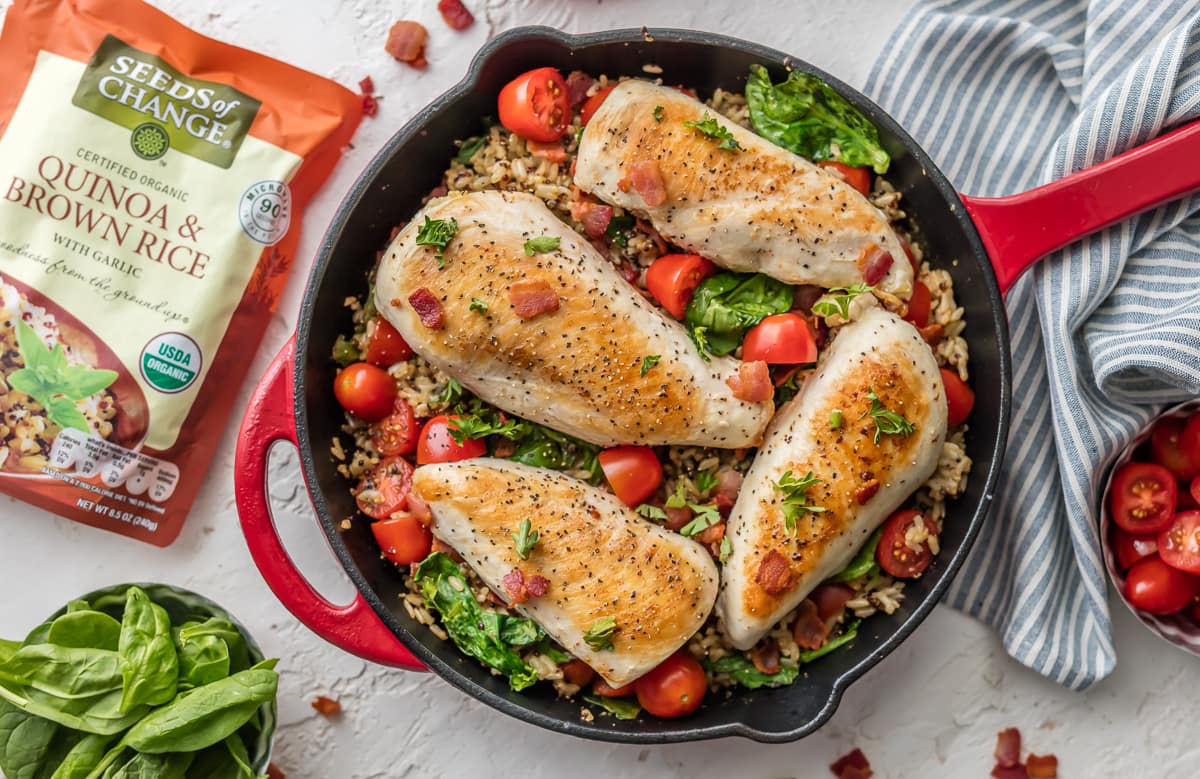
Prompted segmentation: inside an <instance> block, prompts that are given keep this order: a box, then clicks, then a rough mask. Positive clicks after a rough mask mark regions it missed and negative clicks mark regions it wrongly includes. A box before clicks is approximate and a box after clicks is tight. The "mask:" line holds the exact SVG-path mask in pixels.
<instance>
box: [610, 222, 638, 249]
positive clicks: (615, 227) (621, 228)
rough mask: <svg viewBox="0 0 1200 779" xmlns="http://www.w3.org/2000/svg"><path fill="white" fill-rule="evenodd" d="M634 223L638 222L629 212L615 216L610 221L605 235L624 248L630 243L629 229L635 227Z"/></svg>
mask: <svg viewBox="0 0 1200 779" xmlns="http://www.w3.org/2000/svg"><path fill="white" fill-rule="evenodd" d="M634 224H636V220H635V219H634V218H633V217H632V216H630V215H629V214H621V215H620V216H614V217H613V218H612V220H611V221H610V222H609V223H608V228H607V229H605V231H604V235H605V236H606V237H607V238H608V240H610V241H612V242H613V243H614V244H616V245H617V246H619V247H621V248H622V249H624V248H625V247H626V246H628V245H629V231H630V230H632V229H633V226H634Z"/></svg>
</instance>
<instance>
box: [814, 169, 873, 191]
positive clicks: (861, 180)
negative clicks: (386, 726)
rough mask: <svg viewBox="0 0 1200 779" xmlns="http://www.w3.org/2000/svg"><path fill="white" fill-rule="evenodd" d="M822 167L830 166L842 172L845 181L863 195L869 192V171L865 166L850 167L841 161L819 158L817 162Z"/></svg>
mask: <svg viewBox="0 0 1200 779" xmlns="http://www.w3.org/2000/svg"><path fill="white" fill-rule="evenodd" d="M817 164H818V165H820V166H821V167H822V168H831V169H832V170H836V171H837V172H839V173H841V174H842V178H843V179H845V180H846V183H847V184H849V185H850V186H852V187H854V188H855V189H857V190H858V191H859V192H861V193H863V194H864V195H866V194H869V193H870V192H871V171H869V170H867V169H866V168H852V167H850V166H849V165H846V164H844V163H841V162H834V161H833V160H821V161H820V162H818V163H817Z"/></svg>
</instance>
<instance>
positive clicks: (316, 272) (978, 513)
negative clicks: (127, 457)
mask: <svg viewBox="0 0 1200 779" xmlns="http://www.w3.org/2000/svg"><path fill="white" fill-rule="evenodd" d="M647 35H649V36H650V37H652V38H653V39H654V40H656V41H659V40H663V41H678V42H686V43H696V44H706V45H710V46H711V45H715V46H722V47H727V48H734V49H741V50H743V51H746V52H749V53H750V54H752V55H754V56H755V57H759V58H761V59H762V60H763V61H764V62H774V63H778V64H781V65H783V66H785V67H788V66H790V65H792V64H797V65H802V66H803V67H804V69H805V70H807V71H809V72H811V73H814V74H815V75H817V76H819V77H820V78H822V79H824V80H825V81H826V82H827V83H829V84H830V85H832V86H833V87H834V89H835V90H837V91H838V92H839V93H841V94H842V95H844V96H845V97H847V98H848V99H849V100H850V101H851V102H852V103H854V104H855V105H856V106H857V107H858V108H859V109H860V110H862V111H863V112H864V113H866V114H867V115H868V116H869V117H870V118H871V120H872V121H873V122H874V123H875V124H876V125H877V126H881V127H884V128H886V129H887V131H888V132H889V133H891V134H892V135H893V136H894V137H896V138H898V139H899V140H900V141H901V142H902V143H903V145H904V147H905V148H906V149H907V151H908V152H909V153H910V154H912V155H913V157H914V158H915V159H916V161H917V162H918V163H919V164H920V166H921V169H922V172H923V173H924V174H925V175H926V176H927V177H928V178H929V179H930V180H931V182H932V184H933V185H934V187H935V188H936V190H937V192H938V193H939V194H940V195H941V196H942V199H943V200H945V202H946V203H947V207H948V208H949V210H950V211H951V215H952V217H953V218H954V219H955V220H956V221H957V223H958V225H959V227H960V228H961V230H962V231H963V234H964V236H965V237H966V238H967V241H968V243H969V244H970V245H971V246H972V248H973V250H974V253H975V256H976V259H977V261H978V262H977V264H978V266H979V270H980V272H981V274H982V276H983V278H982V279H981V281H982V283H983V284H984V286H985V289H986V292H987V298H988V303H989V307H990V309H991V322H990V326H991V328H992V331H993V333H994V334H995V336H996V341H997V347H998V348H997V354H998V359H999V365H998V366H997V367H998V368H999V373H1000V377H1001V386H1000V393H999V394H1000V409H999V417H998V419H997V420H996V430H997V434H996V445H995V447H994V448H993V450H992V452H991V459H990V464H989V468H988V471H987V474H986V476H985V478H984V488H983V490H982V494H983V500H982V501H980V503H979V504H978V505H977V506H976V507H975V510H974V512H973V513H972V515H971V518H970V521H969V523H968V526H967V531H966V534H965V536H964V539H963V543H962V544H961V545H960V546H959V548H958V549H957V550H956V552H955V554H954V555H953V556H952V557H951V558H950V559H949V561H948V562H947V563H946V565H945V572H944V573H943V574H942V577H941V579H940V580H939V581H938V582H937V584H935V586H934V587H933V589H932V590H931V591H930V593H929V594H928V596H926V598H925V599H924V600H923V601H921V602H920V603H918V604H917V606H916V607H915V608H914V609H913V611H912V612H911V614H910V615H909V616H908V618H907V619H906V620H905V621H904V622H903V623H901V625H900V626H899V627H898V628H897V629H896V631H895V632H894V633H893V634H892V636H891V637H890V638H889V639H887V640H886V641H884V642H883V643H881V644H879V645H877V646H876V647H875V648H874V650H873V651H872V652H871V653H870V654H869V655H867V656H866V657H865V658H864V659H863V660H862V662H860V663H859V664H858V665H855V666H853V667H852V668H850V669H848V670H847V671H845V672H844V673H842V674H841V675H840V676H838V677H836V678H835V679H834V680H833V684H832V686H831V687H830V688H829V690H828V693H827V701H826V704H825V705H824V706H823V707H822V708H821V710H820V711H819V712H818V713H817V714H816V715H815V716H814V717H812V718H811V719H810V720H808V721H807V722H805V723H804V724H802V725H800V726H799V727H796V728H793V729H790V730H780V731H774V730H761V729H759V728H755V727H751V726H750V725H748V724H746V723H744V722H730V723H725V724H721V725H715V726H709V727H703V728H700V727H694V726H693V727H688V725H687V720H686V719H685V720H683V721H682V722H681V724H680V727H679V728H678V729H676V730H674V731H667V732H663V731H657V732H649V731H632V732H627V731H615V730H609V729H606V728H604V727H601V726H597V725H594V724H591V723H583V722H577V721H573V720H561V719H558V718H555V717H550V716H547V715H544V714H542V713H540V712H537V711H534V710H532V709H529V708H526V707H524V706H521V705H519V704H518V703H515V702H513V701H510V700H508V699H506V698H503V697H501V696H499V695H496V694H495V693H493V692H492V691H491V690H488V689H486V688H484V687H481V686H479V685H477V684H476V683H475V682H474V681H472V680H471V679H469V678H467V677H466V676H464V675H463V674H461V673H460V672H459V671H458V670H457V669H455V668H453V667H451V666H450V665H448V664H446V663H444V662H443V661H442V660H441V659H440V658H439V657H438V656H437V655H435V654H434V653H433V652H432V651H430V650H429V649H428V648H427V647H426V646H425V645H424V644H423V643H422V642H421V641H419V640H417V638H416V637H415V636H413V635H412V634H410V633H409V632H408V631H407V630H406V629H405V628H404V627H403V626H402V625H401V624H400V622H399V621H398V620H397V619H396V617H395V616H394V615H393V614H392V612H391V610H390V609H388V608H387V607H386V606H385V604H384V603H383V601H382V600H381V599H380V598H379V597H378V596H377V595H376V594H375V592H374V590H373V589H372V588H371V587H370V586H369V585H368V584H367V582H366V581H365V579H364V578H363V576H362V575H361V574H360V573H359V572H358V570H357V565H356V564H355V562H354V560H353V558H352V557H351V555H350V552H349V550H348V549H347V547H346V546H345V544H344V543H343V542H342V540H341V536H340V532H339V530H338V528H337V526H336V523H334V522H333V521H332V520H331V519H330V518H329V510H328V506H327V504H326V502H325V497H324V495H323V493H322V492H321V491H320V490H319V489H318V490H313V489H312V485H314V484H317V483H318V480H317V475H316V468H315V465H314V460H313V452H314V449H313V447H312V442H311V441H310V440H309V430H308V412H307V407H306V403H305V402H304V400H303V399H304V398H306V397H307V387H306V385H305V369H306V367H307V362H306V359H307V351H308V350H307V344H308V339H309V334H310V332H311V330H312V326H313V322H314V320H313V311H314V308H315V303H316V298H317V295H318V292H319V290H320V288H321V282H322V281H323V279H324V277H325V273H326V271H327V270H328V267H329V262H330V259H331V257H332V254H333V249H334V247H335V246H336V245H337V243H338V242H339V240H340V238H341V236H342V232H343V230H344V228H345V225H346V222H347V220H348V219H349V217H350V215H351V214H352V213H353V212H354V211H355V210H356V209H357V208H358V206H359V205H360V203H361V202H362V199H363V197H364V195H365V194H366V192H367V191H368V190H369V189H370V187H371V185H372V183H373V181H374V179H375V177H376V176H377V175H378V174H379V172H380V170H381V169H382V168H383V167H384V166H385V164H386V163H387V162H388V161H389V160H390V159H391V157H392V156H393V155H394V154H395V153H396V151H397V150H398V149H400V148H402V147H403V146H404V145H405V144H406V143H407V142H408V140H409V139H410V138H412V137H413V136H415V135H416V134H418V133H420V132H421V130H422V128H423V127H424V125H425V124H426V122H427V120H428V118H429V117H430V116H432V115H434V114H436V113H438V112H440V111H442V110H443V109H444V108H446V107H447V106H449V105H451V104H453V103H455V102H457V101H458V100H459V99H460V98H462V97H463V96H465V95H466V94H468V93H470V92H471V91H472V90H473V89H474V88H475V85H476V82H477V81H478V79H479V76H480V72H481V70H482V69H483V67H484V64H485V63H486V62H487V61H488V60H489V59H491V57H492V56H493V55H494V54H495V52H496V51H497V50H499V49H501V48H503V47H505V46H507V45H509V44H511V43H513V42H516V41H523V40H530V39H538V38H543V39H548V40H549V41H551V42H554V43H557V44H559V45H561V46H564V47H566V48H567V49H574V48H576V47H580V46H586V45H592V44H602V43H629V44H634V43H639V42H645V41H647V38H646V36H647ZM982 324H983V323H982V322H980V323H978V325H977V326H979V325H982ZM1010 362H1011V360H1010V353H1009V337H1008V320H1007V317H1006V315H1005V309H1004V300H1003V297H1002V295H1001V293H1000V288H999V285H998V284H997V282H996V276H995V273H994V272H993V271H992V267H991V263H990V262H989V261H988V256H987V252H986V250H985V249H984V247H983V244H982V242H981V241H980V238H979V234H978V232H977V230H976V228H975V225H974V224H973V223H972V222H971V220H970V218H969V217H968V216H967V212H966V209H965V207H964V206H963V204H962V201H961V200H960V199H959V196H958V193H957V192H956V191H955V189H954V188H953V187H952V186H951V185H950V183H949V181H947V179H946V177H945V176H944V175H943V174H942V172H941V171H940V170H938V168H937V166H936V165H934V164H933V161H932V160H930V159H929V157H928V156H927V155H926V154H925V152H924V151H923V150H922V149H921V147H920V146H919V145H918V144H917V143H916V142H915V141H914V140H913V139H912V138H911V137H910V136H909V135H908V133H907V132H905V131H904V129H903V128H901V127H900V126H899V125H898V124H897V123H896V122H895V120H893V119H892V118H891V117H890V116H889V115H888V114H887V113H885V112H884V111H883V109H881V108H879V107H878V106H877V105H875V103H874V102H872V101H871V100H870V99H869V98H867V97H866V96H864V95H862V94H861V93H859V92H858V91H857V90H855V89H852V88H851V87H849V86H848V85H846V84H845V83H843V82H842V81H840V80H839V79H837V78H835V77H834V76H831V75H830V74H828V73H825V72H824V71H823V70H821V69H820V68H816V67H813V66H812V65H809V64H808V63H807V62H804V61H803V60H800V59H798V58H795V57H792V56H790V55H786V54H784V53H782V52H780V51H777V50H775V49H772V48H769V47H766V46H762V45H760V44H756V43H751V42H748V41H743V40H740V39H737V38H733V37H730V36H725V35H719V34H715V33H706V32H699V31H692V30H683V29H652V30H647V29H646V28H640V29H637V28H628V29H622V30H608V31H605V32H598V33H590V34H582V35H572V34H568V33H564V32H560V31H558V30H556V29H554V28H551V27H545V26H528V27H518V28H515V29H512V30H509V31H507V32H505V33H503V34H501V35H499V36H497V37H496V38H494V39H493V40H491V41H489V42H488V43H487V44H485V45H484V46H483V48H482V49H480V51H479V53H478V54H477V55H476V56H475V58H474V59H473V60H472V62H471V65H470V67H469V68H468V70H467V74H466V75H465V76H464V77H463V79H462V80H461V81H460V82H459V83H458V84H456V85H455V86H454V87H452V88H451V89H450V90H449V91H447V92H446V93H445V94H443V95H442V96H441V97H439V98H437V99H436V100H434V101H433V102H432V103H430V104H429V105H428V106H426V107H425V108H424V109H422V110H421V111H420V112H419V113H418V114H416V116H414V117H413V118H412V119H411V120H410V121H409V122H407V123H406V124H405V125H404V126H403V127H402V128H401V129H400V130H399V131H398V132H397V133H396V134H395V135H393V136H392V138H391V139H390V140H388V142H387V143H386V144H384V146H383V148H382V149H381V150H380V151H379V153H378V154H376V155H375V157H374V158H373V159H372V160H371V162H370V163H369V164H368V165H367V167H366V168H365V169H364V170H363V172H362V173H361V174H359V176H358V178H357V179H356V180H355V183H354V184H353V185H352V187H351V189H350V191H349V193H348V194H347V196H346V198H345V200H343V202H342V204H341V206H339V208H338V210H337V213H336V214H335V215H334V219H333V222H332V223H331V225H330V227H329V229H328V230H327V231H326V233H325V237H324V239H323V240H322V242H321V245H320V247H319V249H318V253H317V257H316V260H315V262H314V264H313V268H312V271H311V272H310V274H309V278H308V281H307V285H306V289H305V293H304V299H303V301H302V303H301V306H300V312H299V319H298V324H297V329H296V341H295V363H294V370H293V385H292V386H293V406H294V409H295V417H296V436H297V440H298V441H299V457H300V463H301V467H302V470H303V474H304V479H305V482H306V484H307V485H308V487H309V489H308V493H309V496H310V498H311V500H312V502H313V507H314V509H315V510H316V513H317V516H318V518H319V520H320V523H321V526H322V529H323V530H324V531H325V535H326V538H327V539H328V542H329V544H330V546H331V548H332V549H333V552H334V554H335V555H336V556H337V558H338V560H339V561H340V562H341V563H342V567H343V569H344V570H345V571H346V574H347V575H348V576H349V578H350V579H351V581H352V582H353V583H354V586H355V588H356V589H357V590H358V591H359V593H361V595H362V597H363V598H365V599H366V601H367V602H368V603H369V604H370V605H371V608H372V609H374V610H375V612H376V613H377V614H378V615H379V617H380V618H381V619H382V620H383V621H384V624H386V625H387V626H388V628H389V629H391V631H392V632H393V633H395V635H396V636H397V637H398V638H399V639H400V641H401V642H402V643H403V644H404V645H405V646H406V647H407V648H408V649H409V650H411V651H412V653H413V654H414V655H415V656H416V657H417V658H418V659H420V660H421V662H423V663H425V664H426V665H427V666H429V667H430V668H431V669H432V670H434V671H436V673H437V674H438V675H439V676H440V677H441V678H443V679H445V680H446V681H448V682H450V683H451V684H453V685H454V686H455V687H457V688H458V689H460V690H462V691H463V692H465V693H467V694H468V695H470V696H472V697H474V698H476V699H477V700H480V701H482V702H483V703H486V704H487V705H489V706H491V707H493V708H495V709H497V710H499V711H501V712H503V713H505V714H508V715H509V716H512V717H515V718H517V719H520V720H523V721H525V722H529V723H532V724H534V725H537V726H539V727H542V728H545V729H547V730H552V731H555V732H559V733H566V734H569V735H573V736H579V737H583V738H589V739H594V740H600V741H611V742H621V743H639V744H662V743H674V742H681V741H697V740H706V739H712V738H720V737H724V736H742V737H745V738H750V739H753V740H755V741H760V742H788V741H794V740H797V739H800V738H803V737H804V736H807V735H809V734H810V733H812V732H813V731H815V730H817V729H818V728H819V727H821V726H822V725H823V724H825V722H826V721H828V720H829V718H830V717H831V716H833V713H834V712H835V711H836V710H837V707H838V705H839V703H840V702H841V698H842V695H843V694H844V692H845V690H846V689H847V688H848V687H849V686H850V684H852V683H853V682H854V681H855V680H857V679H858V678H859V677H861V676H862V675H863V674H864V673H866V672H867V671H868V670H869V669H870V668H872V667H874V666H875V665H877V664H878V663H879V662H880V661H881V660H883V658H885V657H886V656H887V655H888V654H890V653H891V652H892V650H894V649H895V648H896V647H897V646H899V644H900V643H901V642H903V641H904V640H905V639H906V638H908V636H909V635H911V634H912V632H913V631H914V630H916V628H917V626H918V625H920V624H921V622H923V621H924V619H925V617H926V616H928V614H929V612H931V611H932V610H933V608H934V607H935V606H936V605H937V603H938V601H939V600H940V599H941V597H942V595H943V594H944V593H945V590H946V588H947V587H949V585H950V582H951V581H952V580H953V579H954V576H955V575H956V573H957V572H958V569H959V568H960V567H961V566H962V564H963V561H964V560H965V559H966V556H967V554H968V553H969V552H970V550H971V547H972V545H973V544H974V542H975V539H976V537H977V536H978V534H979V530H980V528H981V527H982V525H983V522H984V521H985V519H986V517H987V514H988V512H989V510H990V508H991V502H992V495H993V493H994V490H995V486H996V482H997V479H998V477H999V473H1000V470H1001V467H1002V465H1003V458H1004V449H1005V442H1006V440H1007V437H1008V425H1009V416H1010V406H1011V365H1010ZM810 683H814V682H810Z"/></svg>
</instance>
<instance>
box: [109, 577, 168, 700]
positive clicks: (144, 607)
mask: <svg viewBox="0 0 1200 779" xmlns="http://www.w3.org/2000/svg"><path fill="white" fill-rule="evenodd" d="M117 654H118V657H119V658H120V661H121V678H122V679H123V680H124V684H123V696H122V698H121V709H122V710H123V711H128V710H130V709H132V708H135V707H136V706H139V705H141V704H148V705H151V706H157V705H159V704H163V703H166V702H167V701H169V700H171V699H172V698H173V697H175V691H176V686H177V684H178V682H179V658H178V657H177V656H176V654H175V642H174V641H172V639H171V618H170V617H169V616H167V611H166V609H164V608H163V607H162V606H159V605H158V604H157V603H154V602H153V601H151V600H150V597H149V596H148V595H146V593H145V592H144V591H143V590H142V589H141V588H140V587H130V588H129V589H128V590H127V591H126V592H125V613H124V615H123V616H122V618H121V640H120V646H119V649H118V653H117Z"/></svg>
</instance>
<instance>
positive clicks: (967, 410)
mask: <svg viewBox="0 0 1200 779" xmlns="http://www.w3.org/2000/svg"><path fill="white" fill-rule="evenodd" d="M941 372H942V386H943V387H945V388H946V422H947V424H949V425H950V426H952V427H953V426H954V425H961V424H962V423H963V422H965V421H967V417H969V416H971V411H972V409H974V408H975V393H974V391H972V390H971V388H970V387H968V386H967V383H966V382H965V381H963V380H962V379H960V378H958V373H957V372H955V371H953V370H951V369H949V368H942V370H941Z"/></svg>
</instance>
